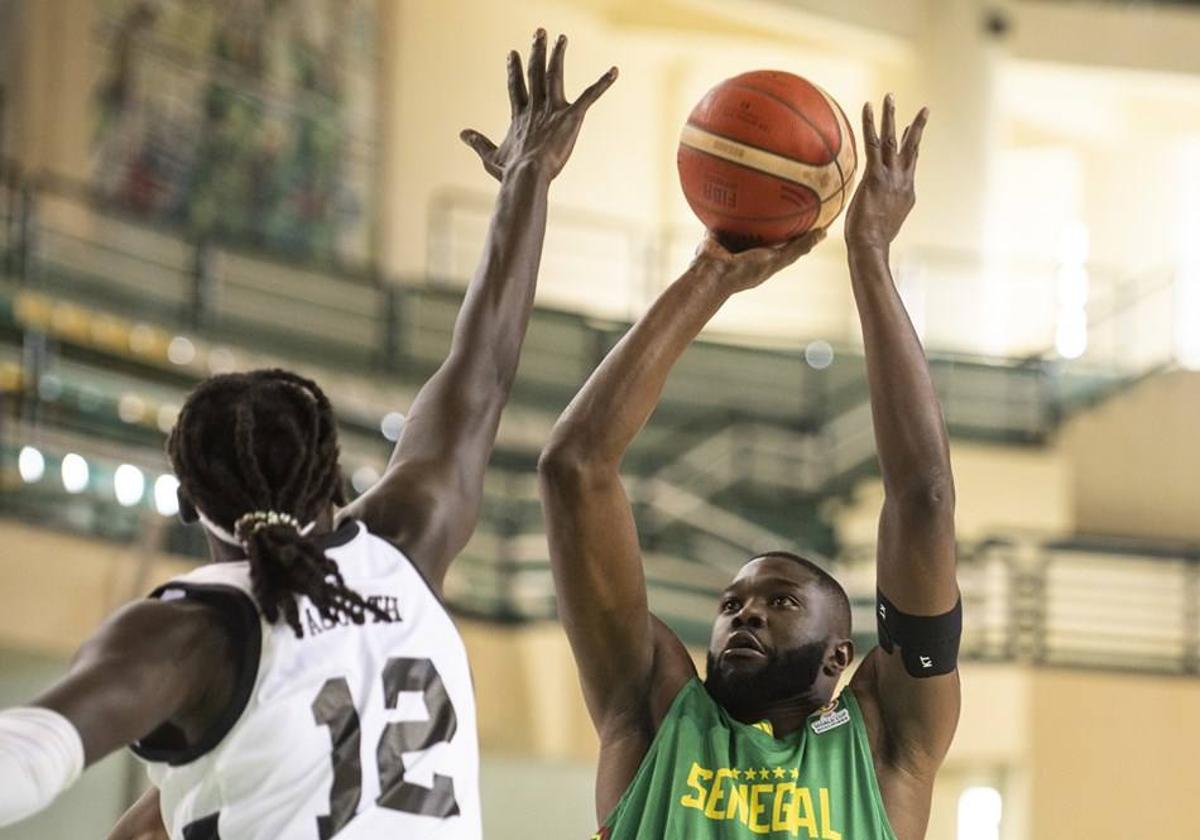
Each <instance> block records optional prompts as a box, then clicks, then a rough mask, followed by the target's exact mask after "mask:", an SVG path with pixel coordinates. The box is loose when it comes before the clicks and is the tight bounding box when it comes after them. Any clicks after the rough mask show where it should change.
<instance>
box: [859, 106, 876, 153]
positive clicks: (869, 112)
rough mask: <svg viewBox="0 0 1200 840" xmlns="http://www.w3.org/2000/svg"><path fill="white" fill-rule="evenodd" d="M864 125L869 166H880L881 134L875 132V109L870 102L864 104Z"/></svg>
mask: <svg viewBox="0 0 1200 840" xmlns="http://www.w3.org/2000/svg"><path fill="white" fill-rule="evenodd" d="M862 123H863V145H864V146H866V151H867V165H868V166H877V165H878V164H879V134H878V132H876V131H875V109H874V108H872V107H871V103H870V102H866V103H864V104H863V113H862Z"/></svg>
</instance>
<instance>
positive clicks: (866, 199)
mask: <svg viewBox="0 0 1200 840" xmlns="http://www.w3.org/2000/svg"><path fill="white" fill-rule="evenodd" d="M928 118H929V109H928V108H922V109H921V111H920V112H919V113H918V114H917V116H916V119H914V120H913V123H912V125H910V126H909V127H908V128H906V129H904V134H903V135H902V136H901V138H900V140H899V142H897V140H896V104H895V101H894V100H893V98H892V95H891V94H890V93H889V94H888V95H887V96H886V97H885V98H884V100H883V127H882V133H877V132H876V131H875V114H874V112H873V111H872V109H871V103H870V102H868V103H866V104H865V105H864V106H863V144H864V145H865V147H866V148H865V152H866V158H867V168H866V172H865V173H864V174H863V179H862V183H860V184H859V185H858V190H857V191H856V192H855V193H854V200H853V201H851V202H850V209H849V210H847V211H846V244H847V245H848V246H850V247H872V248H886V247H887V246H888V245H889V244H890V243H891V241H892V240H893V239H895V238H896V234H897V233H899V232H900V226H901V225H903V224H904V220H905V218H906V217H907V216H908V212H909V211H910V210H912V207H913V204H914V203H915V202H916V193H915V191H914V190H913V174H914V172H915V171H916V167H917V153H918V152H919V151H920V148H921V135H922V134H923V133H924V131H925V122H926V120H928Z"/></svg>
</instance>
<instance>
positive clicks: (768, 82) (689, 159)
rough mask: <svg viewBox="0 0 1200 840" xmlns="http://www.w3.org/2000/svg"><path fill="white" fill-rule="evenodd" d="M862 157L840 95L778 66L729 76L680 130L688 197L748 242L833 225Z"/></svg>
mask: <svg viewBox="0 0 1200 840" xmlns="http://www.w3.org/2000/svg"><path fill="white" fill-rule="evenodd" d="M857 165H858V155H857V154H856V151H855V146H854V133H853V132H852V131H851V130H850V123H849V121H848V120H847V119H846V115H845V114H844V113H843V112H842V109H841V108H840V107H839V106H838V104H837V103H836V102H834V101H833V98H832V97H831V96H830V95H829V94H827V93H826V92H825V91H823V90H821V88H819V87H817V86H816V85H814V84H813V83H812V82H809V81H807V80H806V79H802V78H800V77H799V76H794V75H792V74H791V73H783V72H780V71H777V70H756V71H754V72H752V73H743V74H742V75H740V76H734V77H733V78H732V79H727V80H725V81H724V82H721V84H719V85H717V86H716V87H715V88H713V89H712V90H710V91H709V92H708V94H707V95H706V96H705V97H704V98H703V99H702V100H700V104H699V105H697V106H696V107H695V108H694V109H693V110H692V113H691V116H689V117H688V121H687V125H685V126H684V128H683V135H682V136H681V137H680V139H679V179H680V181H681V182H682V183H683V194H684V195H685V196H686V197H687V200H688V204H690V205H691V207H692V210H693V211H695V213H696V215H697V216H699V217H700V221H702V222H704V225H705V227H707V228H708V229H709V230H711V231H713V232H715V233H719V234H722V239H723V241H725V242H727V243H729V244H731V245H733V246H734V247H738V248H743V247H750V246H754V245H770V244H774V243H776V242H783V241H785V240H787V239H791V238H792V237H795V236H799V235H800V234H802V233H805V232H806V231H809V230H811V229H813V228H823V227H827V226H828V225H829V224H830V222H832V221H833V220H834V219H836V218H837V215H838V213H840V212H842V207H844V206H845V204H846V202H847V201H848V200H849V196H850V190H851V187H852V186H853V183H854V171H855V168H856V167H857Z"/></svg>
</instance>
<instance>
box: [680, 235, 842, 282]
mask: <svg viewBox="0 0 1200 840" xmlns="http://www.w3.org/2000/svg"><path fill="white" fill-rule="evenodd" d="M824 238H825V230H824V229H819V230H810V231H809V232H808V233H805V234H802V235H801V236H797V237H796V238H795V239H789V240H788V241H787V242H781V243H779V244H778V245H771V246H768V247H764V248H750V249H749V250H746V251H737V252H733V251H730V250H729V249H727V248H726V247H725V246H724V245H722V244H721V242H720V240H719V239H718V238H717V236H716V235H715V234H713V233H712V232H711V231H710V232H709V233H707V234H705V236H704V239H703V241H701V243H700V247H699V248H697V249H696V259H695V261H694V263H693V264H703V263H707V264H708V265H710V266H711V267H712V268H714V269H716V270H717V271H718V272H719V273H720V275H721V277H722V278H723V279H724V280H725V281H726V282H728V283H729V284H730V286H731V287H732V291H735V292H740V291H744V290H746V289H753V288H754V287H755V286H758V285H761V284H762V283H764V282H766V280H767V279H768V278H770V277H771V276H773V275H775V274H778V273H779V272H780V271H782V270H783V269H785V268H787V267H788V266H789V265H791V264H792V263H794V262H795V261H796V260H798V259H800V258H801V257H803V256H804V255H805V254H807V253H808V252H809V251H811V250H812V249H813V248H815V247H816V246H817V243H819V242H820V241H821V240H822V239H824Z"/></svg>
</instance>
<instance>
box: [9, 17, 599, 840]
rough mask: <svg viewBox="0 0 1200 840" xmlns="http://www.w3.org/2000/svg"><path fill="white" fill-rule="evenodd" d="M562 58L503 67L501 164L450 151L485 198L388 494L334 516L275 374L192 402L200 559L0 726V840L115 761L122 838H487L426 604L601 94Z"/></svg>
mask: <svg viewBox="0 0 1200 840" xmlns="http://www.w3.org/2000/svg"><path fill="white" fill-rule="evenodd" d="M565 46H566V41H565V39H564V38H560V39H559V40H558V42H557V43H556V44H555V46H554V50H553V52H552V54H551V55H550V57H549V63H548V65H547V56H546V53H547V50H546V34H545V32H544V31H542V30H539V31H538V32H537V34H536V35H535V38H534V44H533V48H532V51H531V53H530V58H529V68H528V87H526V84H525V80H524V78H523V73H522V69H521V62H520V58H519V56H518V55H517V54H516V53H512V54H510V56H509V63H508V89H509V97H510V99H511V104H512V123H511V126H510V128H509V131H508V135H507V137H506V138H505V139H504V142H503V143H502V144H501V145H500V146H499V147H497V146H495V145H494V144H492V143H491V142H490V141H488V140H487V139H486V138H485V137H483V136H482V135H481V134H479V133H477V132H474V131H466V132H463V135H462V139H463V140H464V141H465V142H466V143H467V144H468V145H469V146H471V147H472V149H474V150H475V151H476V152H477V153H478V154H479V156H480V158H481V159H482V161H483V163H484V166H485V168H486V169H487V171H488V172H489V173H491V174H492V175H493V176H494V177H496V178H497V179H498V180H499V181H500V183H501V186H500V194H499V198H498V200H497V204H496V209H495V212H494V215H493V219H492V225H491V229H490V231H489V233H488V239H487V242H486V244H485V247H484V254H483V258H482V261H481V263H480V266H479V269H478V271H477V273H476V275H475V278H474V279H473V281H472V282H471V285H470V287H469V289H468V290H467V294H466V298H465V300H464V302H463V306H462V309H461V311H460V312H459V316H458V321H457V323H456V325H455V330H454V339H453V344H452V346H451V349H450V354H449V357H448V358H447V359H446V361H445V362H444V363H443V364H442V366H441V368H440V369H439V370H438V371H437V372H436V373H435V374H434V375H433V377H432V378H431V379H430V380H429V381H428V382H427V383H426V384H425V385H424V387H422V388H421V390H420V392H419V393H418V394H417V397H416V399H415V400H414V402H413V404H412V406H411V408H410V411H409V414H408V418H407V422H406V423H405V427H404V430H403V434H402V435H401V437H400V439H399V441H398V442H397V444H396V449H395V452H394V454H393V455H392V458H391V462H390V463H389V465H388V468H387V471H386V473H385V474H384V476H383V477H382V479H381V480H380V481H379V482H378V483H377V484H376V485H375V486H374V487H373V488H372V489H371V490H370V491H368V492H367V493H366V494H364V495H363V496H362V497H361V498H359V499H357V500H356V501H354V502H353V503H352V504H350V505H349V506H346V507H342V508H340V509H339V505H341V504H342V502H343V501H344V500H343V498H342V494H341V477H340V470H339V467H338V446H337V437H336V423H335V418H334V414H333V411H332V409H331V407H330V405H329V401H328V400H327V399H326V397H325V395H324V394H323V393H322V392H321V390H320V389H319V388H318V387H317V386H316V385H315V384H314V383H312V382H310V381H308V380H306V379H302V378H300V377H298V376H295V375H293V374H290V373H287V372H284V371H278V370H272V371H255V372H252V373H246V374H231V375H226V376H218V377H214V378H212V379H209V380H207V381H205V382H204V383H202V384H201V385H200V386H198V387H197V388H196V390H195V391H194V392H193V393H192V394H191V395H190V397H189V398H188V401H187V403H186V405H185V406H184V408H183V410H182V411H181V413H180V416H179V420H178V423H177V425H176V427H175V429H174V430H173V432H172V434H171V437H170V440H169V443H168V452H169V455H170V458H171V462H172V466H173V468H174V470H175V473H176V475H177V476H178V478H179V481H180V506H181V514H182V515H183V516H184V518H185V519H188V520H192V521H198V522H200V523H201V524H202V525H203V527H204V528H205V529H206V532H207V537H208V541H209V546H210V548H211V552H212V560H213V562H212V563H211V564H208V565H206V566H203V567H201V568H199V569H197V570H196V571H194V572H193V573H191V574H189V575H186V576H184V577H183V578H180V579H178V580H174V581H171V582H169V583H168V584H166V585H165V586H163V587H160V588H159V589H158V590H156V591H155V592H154V593H153V595H152V597H151V598H149V599H147V600H145V601H141V602H138V603H134V604H132V605H129V606H127V607H125V608H124V609H122V610H120V611H118V612H117V613H115V614H114V615H113V616H112V617H110V618H109V619H108V621H107V622H105V624H104V625H103V626H101V628H100V629H99V630H98V631H97V632H96V634H95V635H94V636H93V637H92V638H91V639H90V640H89V641H88V642H87V643H86V644H84V646H83V647H82V648H81V649H80V651H79V653H78V655H77V656H76V658H75V660H74V663H73V664H72V666H71V668H70V671H69V673H68V674H67V675H66V676H65V677H64V678H62V679H61V680H60V681H58V682H57V683H56V684H55V685H53V686H52V687H51V688H50V689H49V690H47V691H46V692H44V693H43V694H41V695H40V696H39V697H37V698H36V699H35V700H34V701H33V702H32V703H31V704H30V705H29V706H28V707H25V708H18V709H9V710H7V711H4V712H0V825H6V824H9V823H13V822H15V821H17V820H20V819H22V818H24V817H26V816H28V815H30V814H32V813H34V812H35V811H37V810H39V809H41V808H43V807H45V806H46V805H47V804H48V803H49V802H51V801H52V800H53V798H54V797H55V796H56V795H57V794H58V793H59V792H60V791H62V790H63V789H64V788H66V787H67V786H68V785H69V784H71V782H72V781H73V780H74V779H75V778H76V777H77V776H78V775H79V773H80V772H81V770H82V768H83V767H84V766H86V765H90V764H93V763H94V762H96V761H98V760H99V759H101V758H103V757H104V756H106V755H108V754H109V753H111V752H113V751H115V750H118V749H120V748H121V747H123V746H125V745H127V744H132V745H133V749H134V751H135V752H136V753H137V754H138V755H139V756H140V757H141V758H143V759H144V760H145V761H146V762H148V763H149V765H150V775H151V777H152V779H153V781H154V783H155V786H156V788H155V789H154V790H153V791H152V792H151V794H150V795H148V796H147V797H144V798H143V800H142V802H141V803H139V806H135V808H134V809H133V810H132V811H131V812H130V814H128V815H127V817H126V819H124V820H123V821H122V824H121V825H119V826H118V828H117V830H116V834H117V835H118V836H125V837H162V836H167V837H170V838H172V840H205V839H206V838H209V839H213V838H218V837H220V838H225V840H284V839H285V838H286V840H329V838H332V837H338V838H339V840H356V838H365V837H372V838H375V837H388V838H396V840H400V838H405V840H415V839H416V838H438V839H439V840H441V839H442V838H446V839H447V840H449V839H450V838H453V840H460V838H461V839H462V840H476V839H477V838H479V837H480V836H481V825H480V808H479V790H478V765H479V756H478V744H477V737H476V727H475V708H474V698H473V696H472V688H471V678H470V673H469V670H468V666H467V659H466V653H465V650H464V648H463V643H462V640H461V638H460V637H459V635H458V633H457V632H456V630H455V628H454V625H453V624H452V622H451V620H450V617H449V616H448V615H447V613H446V611H445V609H444V607H443V606H442V604H441V601H440V593H441V588H442V581H443V578H444V576H445V574H446V569H447V567H448V566H449V564H450V562H451V560H452V559H453V558H454V557H455V555H457V554H458V552H459V551H460V550H461V549H462V548H463V546H464V545H465V544H466V542H467V540H468V538H469V537H470V535H471V533H472V531H473V530H474V528H475V524H476V521H477V519H478V515H479V506H480V497H481V494H482V488H483V475H484V470H485V468H486V465H487V462H488V458H489V456H490V453H491V450H492V447H493V444H494V441H495V436H496V431H497V427H498V424H499V419H500V413H501V410H502V409H503V407H504V405H505V403H506V402H507V400H508V397H509V393H510V390H511V386H512V382H513V378H514V376H515V374H516V370H517V361H518V356H519V354H520V349H521V344H522V341H523V339H524V335H525V330H526V325H527V323H528V320H529V314H530V309H531V307H532V303H533V295H534V286H535V281H536V277H537V270H538V263H539V260H540V256H541V249H542V240H543V235H544V232H545V226H546V210H547V192H548V188H549V184H550V181H551V180H552V179H553V178H554V177H555V176H556V175H557V174H558V172H559V171H560V170H561V169H562V167H563V165H564V164H565V163H566V161H567V158H568V157H569V156H570V153H571V150H572V148H573V147H574V143H575V139H576V137H577V135H578V132H579V129H580V126H581V124H582V122H583V118H584V115H585V113H586V112H587V109H588V108H589V107H590V106H591V105H592V103H594V102H595V101H596V99H598V98H599V97H600V95H601V94H603V93H604V91H605V90H607V88H608V87H609V85H611V84H612V82H613V81H614V79H615V78H616V69H615V68H613V69H612V70H610V71H609V72H608V73H606V74H605V75H604V76H602V77H601V78H600V79H599V80H598V81H597V82H596V83H595V84H593V85H592V86H591V87H589V88H588V89H587V90H586V91H584V93H583V94H582V96H581V97H580V98H579V99H578V100H577V101H576V102H574V103H568V102H567V101H566V99H565V98H564V96H563V54H564V49H565ZM160 820H161V822H160Z"/></svg>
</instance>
